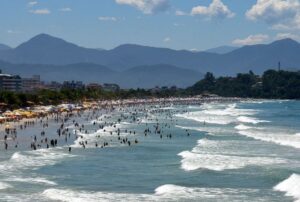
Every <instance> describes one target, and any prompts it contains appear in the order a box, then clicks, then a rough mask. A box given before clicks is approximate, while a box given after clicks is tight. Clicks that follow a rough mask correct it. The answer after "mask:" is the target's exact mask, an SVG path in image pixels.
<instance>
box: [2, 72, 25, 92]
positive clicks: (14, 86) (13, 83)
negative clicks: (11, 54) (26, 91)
mask: <svg viewBox="0 0 300 202" xmlns="http://www.w3.org/2000/svg"><path fill="white" fill-rule="evenodd" d="M0 90H1V91H12V92H20V91H22V79H21V77H20V76H18V75H10V74H2V71H1V70H0Z"/></svg>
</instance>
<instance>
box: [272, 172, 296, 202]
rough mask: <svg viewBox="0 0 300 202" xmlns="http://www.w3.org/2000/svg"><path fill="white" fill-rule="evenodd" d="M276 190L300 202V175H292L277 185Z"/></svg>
mask: <svg viewBox="0 0 300 202" xmlns="http://www.w3.org/2000/svg"><path fill="white" fill-rule="evenodd" d="M274 190H276V191H281V192H285V193H286V196H291V197H293V198H295V199H296V202H300V175H297V174H292V175H291V176H290V177H289V178H287V179H286V180H284V181H282V182H280V183H279V184H278V185H276V186H275V187H274Z"/></svg>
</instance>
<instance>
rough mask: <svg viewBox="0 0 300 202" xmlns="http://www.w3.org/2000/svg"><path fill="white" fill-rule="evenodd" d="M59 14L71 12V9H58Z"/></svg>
mask: <svg viewBox="0 0 300 202" xmlns="http://www.w3.org/2000/svg"><path fill="white" fill-rule="evenodd" d="M59 10H60V11H61V12H71V11H72V9H71V8H69V7H66V8H61V9H59Z"/></svg>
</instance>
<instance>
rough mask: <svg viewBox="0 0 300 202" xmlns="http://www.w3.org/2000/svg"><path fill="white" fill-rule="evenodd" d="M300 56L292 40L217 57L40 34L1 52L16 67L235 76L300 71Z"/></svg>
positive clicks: (183, 51) (239, 50)
mask: <svg viewBox="0 0 300 202" xmlns="http://www.w3.org/2000/svg"><path fill="white" fill-rule="evenodd" d="M299 53H300V44H299V43H298V42H296V41H293V40H291V39H283V40H279V41H275V42H273V43H271V44H267V45H253V46H244V47H241V48H237V49H235V50H233V51H231V52H228V53H225V54H217V53H208V52H192V51H186V50H172V49H168V48H154V47H148V46H140V45H133V44H125V45H121V46H118V47H116V48H114V49H112V50H97V49H89V48H84V47H80V46H77V45H75V44H72V43H69V42H67V41H65V40H62V39H59V38H56V37H52V36H50V35H47V34H40V35H37V36H35V37H33V38H32V39H30V40H29V41H27V42H25V43H23V44H21V45H20V46H18V47H16V48H14V49H9V50H5V51H0V60H3V61H7V62H10V63H16V64H24V63H25V64H52V65H68V64H75V63H94V64H99V65H103V66H106V67H109V68H110V69H112V70H115V71H125V70H127V69H130V68H133V67H136V66H147V65H157V64H168V65H172V66H176V67H180V68H184V69H191V70H195V71H198V72H207V71H210V72H213V73H215V74H216V75H234V74H236V73H238V72H248V71H249V70H253V71H254V72H255V73H258V74H260V73H262V72H263V71H265V70H266V69H269V68H275V67H276V66H277V63H278V61H281V63H282V65H283V66H284V67H286V68H293V69H299V67H300V57H299Z"/></svg>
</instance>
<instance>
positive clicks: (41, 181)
mask: <svg viewBox="0 0 300 202" xmlns="http://www.w3.org/2000/svg"><path fill="white" fill-rule="evenodd" d="M5 181H8V182H26V183H30V184H45V185H52V186H54V185H57V184H56V183H55V182H53V181H50V180H47V179H46V178H42V177H35V178H30V177H24V178H21V177H10V178H8V179H5Z"/></svg>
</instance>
